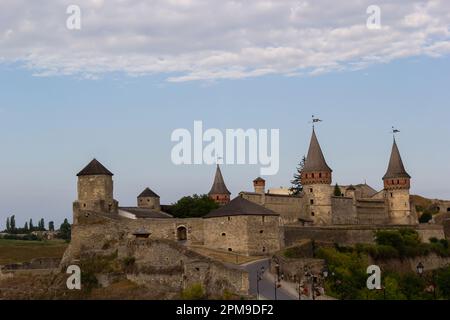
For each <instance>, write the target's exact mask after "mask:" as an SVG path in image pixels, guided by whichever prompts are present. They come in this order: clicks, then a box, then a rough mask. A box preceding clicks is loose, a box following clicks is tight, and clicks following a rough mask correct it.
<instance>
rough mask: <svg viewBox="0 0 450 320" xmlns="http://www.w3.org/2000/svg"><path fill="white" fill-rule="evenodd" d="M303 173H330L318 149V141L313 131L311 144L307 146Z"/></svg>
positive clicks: (320, 150) (320, 149)
mask: <svg viewBox="0 0 450 320" xmlns="http://www.w3.org/2000/svg"><path fill="white" fill-rule="evenodd" d="M303 171H304V172H317V171H329V172H332V171H333V170H331V168H330V167H329V166H328V164H327V162H326V161H325V157H324V156H323V152H322V148H320V144H319V140H317V136H316V132H315V130H314V129H313V133H312V136H311V143H310V145H309V151H308V156H307V157H306V161H305V166H304V168H303Z"/></svg>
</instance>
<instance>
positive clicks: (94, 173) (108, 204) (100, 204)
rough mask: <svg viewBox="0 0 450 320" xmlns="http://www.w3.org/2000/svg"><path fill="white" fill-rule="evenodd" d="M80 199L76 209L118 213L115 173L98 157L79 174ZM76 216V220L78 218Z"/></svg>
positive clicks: (76, 202)
mask: <svg viewBox="0 0 450 320" xmlns="http://www.w3.org/2000/svg"><path fill="white" fill-rule="evenodd" d="M77 176H78V199H77V201H75V202H74V215H75V211H94V212H102V213H117V209H118V202H117V201H116V200H114V195H113V190H114V185H113V179H112V177H113V174H112V173H111V172H110V171H109V170H108V169H106V168H105V167H104V166H103V165H102V164H101V163H100V162H98V161H97V160H96V159H94V160H92V161H91V162H90V163H89V164H88V165H87V166H86V167H85V168H84V169H83V170H81V171H80V172H79V173H78V174H77ZM76 218H77V217H75V216H74V222H75V221H76V220H77V219H76Z"/></svg>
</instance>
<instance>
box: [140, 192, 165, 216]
mask: <svg viewBox="0 0 450 320" xmlns="http://www.w3.org/2000/svg"><path fill="white" fill-rule="evenodd" d="M137 202H138V207H139V208H146V209H152V210H155V211H161V205H160V197H159V196H158V195H157V194H156V193H154V192H153V191H152V190H151V189H150V188H146V189H145V190H144V191H142V193H141V194H140V195H139V196H138V197H137Z"/></svg>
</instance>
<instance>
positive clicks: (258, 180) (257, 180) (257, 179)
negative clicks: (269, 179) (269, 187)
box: [253, 177, 266, 182]
mask: <svg viewBox="0 0 450 320" xmlns="http://www.w3.org/2000/svg"><path fill="white" fill-rule="evenodd" d="M260 181H262V182H266V180H264V179H263V178H261V177H258V178H256V179H255V180H253V182H260Z"/></svg>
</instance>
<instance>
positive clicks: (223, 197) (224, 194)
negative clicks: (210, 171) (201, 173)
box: [208, 165, 231, 205]
mask: <svg viewBox="0 0 450 320" xmlns="http://www.w3.org/2000/svg"><path fill="white" fill-rule="evenodd" d="M208 195H209V197H210V198H211V199H213V200H214V201H215V202H216V203H218V204H219V205H225V204H227V203H228V202H230V195H231V192H230V191H228V189H227V186H226V185H225V182H224V181H223V176H222V172H221V171H220V167H219V165H217V169H216V176H215V177H214V183H213V185H212V187H211V190H210V191H209V193H208Z"/></svg>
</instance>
